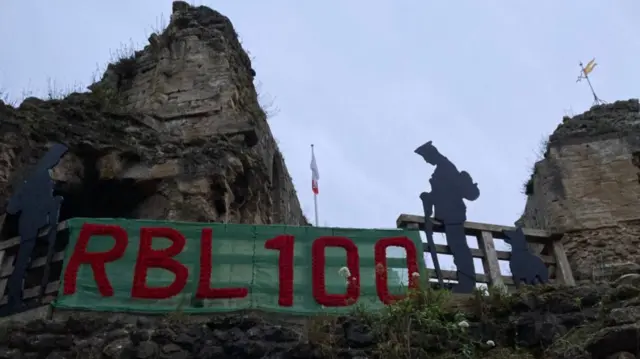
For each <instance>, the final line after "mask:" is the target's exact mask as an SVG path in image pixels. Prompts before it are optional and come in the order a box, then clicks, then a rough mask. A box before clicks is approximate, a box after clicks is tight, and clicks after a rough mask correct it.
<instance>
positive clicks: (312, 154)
mask: <svg viewBox="0 0 640 359" xmlns="http://www.w3.org/2000/svg"><path fill="white" fill-rule="evenodd" d="M311 157H312V158H315V153H314V152H313V144H311ZM313 212H314V215H315V220H316V227H318V223H320V222H318V195H317V194H316V193H314V194H313Z"/></svg>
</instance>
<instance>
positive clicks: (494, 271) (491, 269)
mask: <svg viewBox="0 0 640 359" xmlns="http://www.w3.org/2000/svg"><path fill="white" fill-rule="evenodd" d="M476 238H478V246H479V247H480V250H482V253H483V254H484V257H483V258H482V264H483V265H484V268H485V270H486V271H487V272H488V273H487V276H488V277H489V283H490V284H491V285H492V286H504V281H503V280H502V273H501V272H500V262H498V254H497V253H496V247H495V245H494V243H493V235H492V234H491V232H488V231H482V232H480V233H479V234H478V235H477V236H476Z"/></svg>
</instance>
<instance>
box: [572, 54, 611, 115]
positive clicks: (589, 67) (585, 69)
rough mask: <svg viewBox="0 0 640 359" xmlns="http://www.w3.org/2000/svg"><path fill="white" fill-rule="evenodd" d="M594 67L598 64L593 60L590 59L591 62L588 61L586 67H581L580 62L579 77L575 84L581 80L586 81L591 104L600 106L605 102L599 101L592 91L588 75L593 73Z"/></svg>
mask: <svg viewBox="0 0 640 359" xmlns="http://www.w3.org/2000/svg"><path fill="white" fill-rule="evenodd" d="M596 65H598V64H597V63H596V59H595V58H593V59H591V61H589V62H588V63H587V65H586V66H585V65H583V64H582V62H580V76H578V79H577V80H576V82H580V81H582V79H585V80H587V83H588V84H589V88H590V89H591V94H592V95H593V104H594V105H602V104H605V103H606V102H605V101H603V100H602V99H600V98H599V97H598V95H596V92H595V90H594V89H593V85H591V80H589V74H590V73H591V71H593V69H594V68H595V67H596Z"/></svg>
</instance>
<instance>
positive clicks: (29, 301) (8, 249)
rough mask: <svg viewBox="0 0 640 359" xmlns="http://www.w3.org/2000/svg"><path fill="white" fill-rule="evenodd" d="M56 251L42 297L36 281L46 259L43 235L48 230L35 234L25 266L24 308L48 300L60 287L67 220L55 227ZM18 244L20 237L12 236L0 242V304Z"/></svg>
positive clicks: (3, 301) (5, 299)
mask: <svg viewBox="0 0 640 359" xmlns="http://www.w3.org/2000/svg"><path fill="white" fill-rule="evenodd" d="M56 231H57V233H56V246H55V250H56V252H55V253H54V254H53V257H52V259H51V268H52V269H51V271H50V272H49V281H48V283H47V287H46V290H45V291H44V296H43V297H40V287H41V286H40V283H41V279H42V276H43V275H44V266H45V264H46V262H47V247H48V245H47V243H46V240H45V239H46V237H47V234H48V233H49V230H43V231H41V232H40V233H38V239H37V243H36V246H35V248H34V253H33V255H32V260H31V264H30V265H29V268H28V269H27V273H26V275H25V280H24V287H23V288H24V291H23V303H24V304H25V306H26V308H24V309H27V308H29V307H35V306H39V305H42V304H47V303H50V302H51V301H52V300H53V299H54V298H55V296H56V295H57V293H58V289H59V288H60V270H61V268H62V262H63V260H64V256H65V248H66V246H67V243H68V237H67V235H68V231H67V223H66V222H60V223H59V224H58V227H57V229H56ZM19 246H20V237H14V238H11V239H7V240H5V241H1V242H0V295H1V297H0V306H2V305H5V304H7V301H8V296H7V292H6V289H7V281H8V280H9V276H11V273H13V269H14V260H15V257H16V255H17V253H18V248H19Z"/></svg>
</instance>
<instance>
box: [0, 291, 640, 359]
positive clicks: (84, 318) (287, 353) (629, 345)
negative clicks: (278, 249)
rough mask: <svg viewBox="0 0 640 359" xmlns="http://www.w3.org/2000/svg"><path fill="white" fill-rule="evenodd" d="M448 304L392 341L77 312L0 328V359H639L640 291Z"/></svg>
mask: <svg viewBox="0 0 640 359" xmlns="http://www.w3.org/2000/svg"><path fill="white" fill-rule="evenodd" d="M432 295H435V296H437V295H438V294H436V293H433V294H432ZM445 303H449V304H450V303H451V300H444V301H442V300H435V301H426V302H425V301H415V302H412V303H411V305H410V306H405V305H404V304H396V305H394V307H393V309H391V312H389V313H388V314H386V315H393V316H395V317H394V318H392V319H393V321H394V323H395V324H396V325H397V324H400V326H401V327H398V328H397V332H396V333H394V334H395V336H393V335H392V336H390V335H389V332H388V331H389V330H393V331H396V329H395V328H383V327H381V323H382V322H379V321H377V320H376V319H372V318H375V317H374V316H371V313H363V312H358V311H356V312H355V313H354V314H353V315H351V316H342V317H331V316H327V315H320V316H317V317H310V318H308V322H307V324H306V325H295V324H283V323H280V324H277V322H276V321H275V320H273V319H272V318H271V319H266V318H265V317H262V316H261V315H260V314H257V313H254V314H230V315H224V316H214V317H211V318H210V319H208V320H206V321H197V320H192V319H191V318H190V317H189V316H188V315H186V314H181V313H172V314H170V315H167V316H161V317H133V316H128V317H119V316H117V315H110V316H104V315H102V316H100V315H96V314H98V313H82V314H80V313H77V314H73V315H70V316H69V315H67V316H66V317H65V318H64V319H62V318H58V319H53V320H35V321H31V322H28V323H15V324H12V323H9V324H4V325H2V326H0V328H1V330H2V333H1V335H0V358H2V359H5V358H7V359H8V358H48V359H54V358H56V359H62V358H148V359H152V358H154V359H155V358H220V359H223V358H236V359H243V358H256V359H257V358H300V359H311V358H318V359H320V358H326V359H331V358H360V359H362V358H381V359H382V358H384V359H390V358H391V359H395V358H408V357H410V358H416V359H421V358H440V359H463V358H465V359H466V358H504V359H516V358H518V359H527V358H528V359H531V358H545V359H610V358H632V359H633V358H639V357H640V356H639V355H640V351H639V349H638V348H640V341H639V338H640V337H639V336H638V335H637V333H638V331H639V330H640V288H638V287H637V286H636V285H634V284H633V283H629V282H621V283H618V284H617V285H615V286H609V285H598V286H593V285H592V286H578V287H564V288H562V287H539V288H526V289H525V290H523V291H521V292H519V293H517V294H515V295H513V296H497V295H494V296H492V297H475V298H472V299H467V300H466V301H462V302H458V306H440V305H443V304H445ZM103 314H104V313H103ZM384 315H385V314H383V316H384ZM402 315H414V316H415V318H410V317H407V318H399V316H402ZM420 318H421V319H422V320H418V319H420ZM404 319H406V320H404ZM403 320H404V321H403ZM405 322H406V324H405ZM436 328H440V329H439V330H436ZM445 328H446V330H444V329H445Z"/></svg>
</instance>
